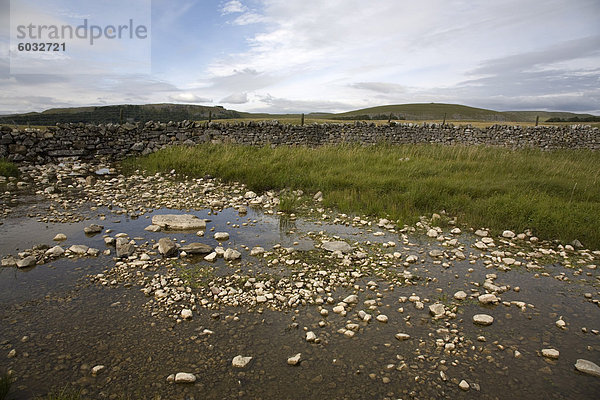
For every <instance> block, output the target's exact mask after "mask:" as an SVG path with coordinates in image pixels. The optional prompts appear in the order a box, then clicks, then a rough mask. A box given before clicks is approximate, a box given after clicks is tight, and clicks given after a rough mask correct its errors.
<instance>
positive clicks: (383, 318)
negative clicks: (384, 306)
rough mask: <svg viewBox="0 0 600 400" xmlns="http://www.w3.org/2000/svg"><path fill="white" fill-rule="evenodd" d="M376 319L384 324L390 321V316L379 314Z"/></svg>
mask: <svg viewBox="0 0 600 400" xmlns="http://www.w3.org/2000/svg"><path fill="white" fill-rule="evenodd" d="M375 319H376V320H377V321H379V322H382V323H384V324H385V323H387V322H388V317H387V315H384V314H379V315H378V316H377V317H375Z"/></svg>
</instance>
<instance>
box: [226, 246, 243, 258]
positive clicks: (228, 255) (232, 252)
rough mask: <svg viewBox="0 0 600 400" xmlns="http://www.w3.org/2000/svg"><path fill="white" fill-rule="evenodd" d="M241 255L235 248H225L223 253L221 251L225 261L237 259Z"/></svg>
mask: <svg viewBox="0 0 600 400" xmlns="http://www.w3.org/2000/svg"><path fill="white" fill-rule="evenodd" d="M241 256H242V253H240V252H239V251H237V250H234V249H227V250H225V253H223V258H224V259H225V260H226V261H233V260H237V259H239V258H240V257H241Z"/></svg>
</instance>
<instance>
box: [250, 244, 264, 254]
mask: <svg viewBox="0 0 600 400" xmlns="http://www.w3.org/2000/svg"><path fill="white" fill-rule="evenodd" d="M264 253H265V249H263V248H262V247H260V246H256V247H254V248H253V249H252V250H250V255H251V256H260V255H263V254H264Z"/></svg>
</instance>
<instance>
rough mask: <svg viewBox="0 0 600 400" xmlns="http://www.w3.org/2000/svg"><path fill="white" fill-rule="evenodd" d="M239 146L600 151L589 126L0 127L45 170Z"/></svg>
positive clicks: (5, 141)
mask: <svg viewBox="0 0 600 400" xmlns="http://www.w3.org/2000/svg"><path fill="white" fill-rule="evenodd" d="M205 142H213V143H238V144H245V145H253V146H264V145H276V146H278V145H291V146H294V145H307V146H320V145H325V144H339V143H360V144H364V145H370V144H376V143H390V144H405V143H438V144H444V145H492V146H504V147H511V148H542V149H559V148H569V149H591V150H600V130H599V129H598V128H592V127H590V126H584V125H575V126H552V127H547V126H546V127H542V126H540V127H520V126H505V125H494V126H491V127H489V128H484V129H480V128H473V127H471V126H469V125H466V126H462V125H461V126H448V125H445V126H442V125H441V124H427V123H424V124H419V125H416V124H409V123H392V124H390V125H381V126H376V125H375V124H372V123H363V122H356V123H350V124H312V125H305V126H296V125H286V124H279V123H277V122H260V123H256V122H249V123H233V124H228V123H205V122H203V123H194V122H188V121H183V122H178V123H173V122H170V123H158V122H148V123H145V124H142V123H140V124H124V125H112V124H109V125H85V124H57V126H52V127H49V128H48V129H47V130H43V131H41V130H32V129H25V130H15V129H13V128H11V127H9V126H2V127H0V157H4V158H8V159H9V160H12V161H16V162H19V161H30V162H37V163H42V162H47V161H55V160H57V159H60V158H61V157H73V156H75V157H79V158H80V159H84V160H89V159H93V158H102V157H105V158H108V159H111V160H118V159H122V158H124V157H126V156H128V155H132V154H147V153H150V152H153V151H156V150H158V149H160V148H163V147H165V146H168V145H173V144H183V145H193V144H196V143H205Z"/></svg>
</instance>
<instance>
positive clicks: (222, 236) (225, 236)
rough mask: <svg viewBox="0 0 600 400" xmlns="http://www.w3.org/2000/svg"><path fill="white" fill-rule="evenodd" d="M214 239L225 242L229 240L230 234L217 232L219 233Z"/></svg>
mask: <svg viewBox="0 0 600 400" xmlns="http://www.w3.org/2000/svg"><path fill="white" fill-rule="evenodd" d="M214 238H215V240H216V241H218V242H224V241H225V240H229V233H227V232H217V233H215V236H214Z"/></svg>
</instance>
